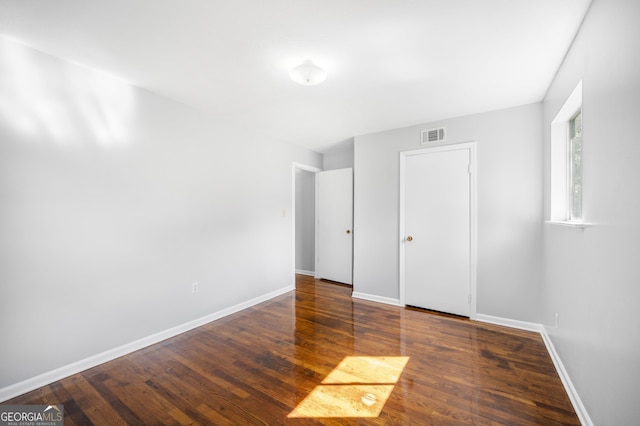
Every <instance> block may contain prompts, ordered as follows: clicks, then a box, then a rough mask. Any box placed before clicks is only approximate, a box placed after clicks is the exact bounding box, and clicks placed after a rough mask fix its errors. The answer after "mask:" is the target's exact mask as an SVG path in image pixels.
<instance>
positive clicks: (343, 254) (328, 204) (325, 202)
mask: <svg viewBox="0 0 640 426" xmlns="http://www.w3.org/2000/svg"><path fill="white" fill-rule="evenodd" d="M317 177H318V188H317V191H318V257H317V263H316V271H317V273H316V275H317V278H325V279H328V280H332V281H337V282H341V283H344V284H352V269H353V268H352V264H353V251H352V247H353V232H352V226H353V225H352V224H353V171H352V169H350V168H349V169H339V170H328V171H326V172H319V173H318V174H317Z"/></svg>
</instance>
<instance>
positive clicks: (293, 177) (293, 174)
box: [291, 161, 322, 287]
mask: <svg viewBox="0 0 640 426" xmlns="http://www.w3.org/2000/svg"><path fill="white" fill-rule="evenodd" d="M296 170H304V171H306V172H311V173H314V174H315V173H318V172H321V171H322V169H320V168H318V167H314V166H309V165H307V164H302V163H296V162H295V161H294V162H292V163H291V194H292V195H291V203H292V204H291V227H292V233H291V234H292V238H291V248H292V254H291V255H292V257H293V271H292V272H291V279H292V280H293V286H294V287H295V285H296ZM314 186H315V187H316V191H315V192H316V194H315V195H316V199H315V210H316V222H314V232H315V237H314V240H315V241H314V242H315V252H316V254H317V253H318V226H317V218H318V177H317V176H315V183H314ZM314 269H315V270H317V269H318V268H314ZM314 274H315V278H317V272H316V271H314Z"/></svg>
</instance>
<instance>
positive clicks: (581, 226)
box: [545, 220, 593, 231]
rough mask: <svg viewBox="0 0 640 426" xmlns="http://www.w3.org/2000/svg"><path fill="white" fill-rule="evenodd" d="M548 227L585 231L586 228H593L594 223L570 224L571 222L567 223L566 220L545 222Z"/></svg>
mask: <svg viewBox="0 0 640 426" xmlns="http://www.w3.org/2000/svg"><path fill="white" fill-rule="evenodd" d="M545 223H546V224H547V225H553V226H564V227H566V228H576V229H580V230H583V231H584V229H585V228H589V227H592V226H593V223H586V222H570V221H566V220H547V221H546V222H545Z"/></svg>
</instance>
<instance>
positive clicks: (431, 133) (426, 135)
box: [420, 127, 447, 145]
mask: <svg viewBox="0 0 640 426" xmlns="http://www.w3.org/2000/svg"><path fill="white" fill-rule="evenodd" d="M445 140H447V137H446V132H445V128H444V127H438V128H437V129H427V130H423V131H422V138H421V140H420V143H421V144H423V145H424V144H427V143H434V142H442V141H445Z"/></svg>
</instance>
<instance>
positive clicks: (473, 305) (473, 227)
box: [398, 141, 478, 319]
mask: <svg viewBox="0 0 640 426" xmlns="http://www.w3.org/2000/svg"><path fill="white" fill-rule="evenodd" d="M460 149H468V150H469V157H470V161H469V162H470V168H471V170H470V171H469V172H470V173H469V176H470V182H469V183H470V188H469V190H470V200H469V206H470V210H471V211H470V212H469V213H470V228H469V231H470V233H471V235H470V250H471V253H470V277H469V280H470V285H471V289H470V293H471V302H470V304H469V317H470V318H471V319H476V317H477V297H476V295H477V260H478V254H477V173H476V162H477V160H476V142H475V141H474V142H465V143H458V144H449V145H440V146H436V147H432V148H421V149H415V150H411V151H401V152H400V221H399V222H400V227H399V228H400V229H399V236H398V242H399V247H400V250H399V270H400V277H399V284H400V305H401V306H405V305H406V303H405V270H404V267H405V235H406V234H405V232H406V230H405V196H406V195H405V176H404V175H405V160H406V158H407V157H410V156H414V155H423V154H431V153H435V152H445V151H453V150H460Z"/></svg>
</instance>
